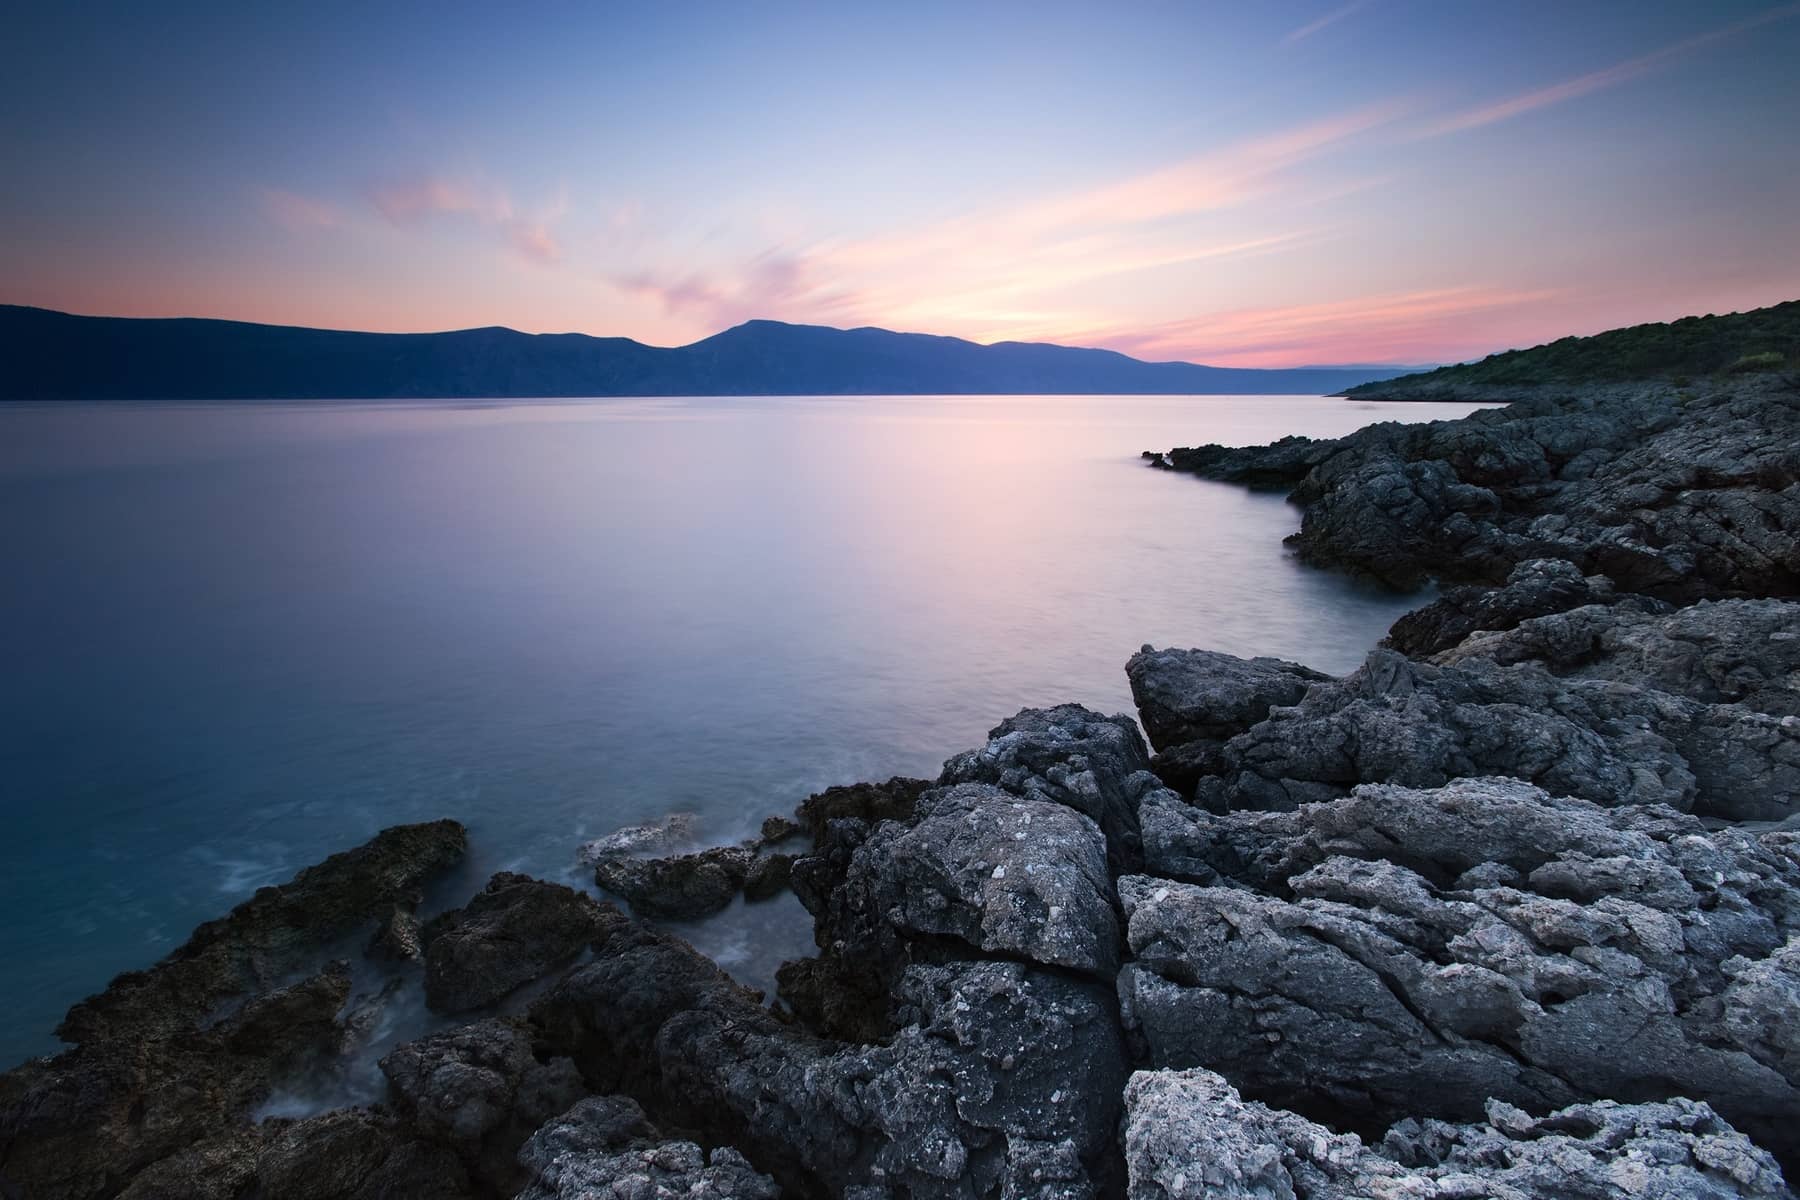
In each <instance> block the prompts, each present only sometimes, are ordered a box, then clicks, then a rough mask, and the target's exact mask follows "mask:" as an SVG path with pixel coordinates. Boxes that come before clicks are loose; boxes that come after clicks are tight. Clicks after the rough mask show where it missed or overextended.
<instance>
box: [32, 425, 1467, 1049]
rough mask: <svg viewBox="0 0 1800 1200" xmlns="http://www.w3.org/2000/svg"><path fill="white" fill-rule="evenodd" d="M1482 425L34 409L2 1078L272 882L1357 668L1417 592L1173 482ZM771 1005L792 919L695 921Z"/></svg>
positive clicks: (736, 805) (755, 798) (776, 911)
mask: <svg viewBox="0 0 1800 1200" xmlns="http://www.w3.org/2000/svg"><path fill="white" fill-rule="evenodd" d="M1467 411H1469V406H1466V405H1418V404H1394V405H1376V404H1366V403H1352V402H1348V401H1343V400H1332V399H1322V398H1310V397H1284V398H1271V397H1244V398H1237V397H1205V398H1181V397H1137V396H1133V397H1092V396H1083V397H1017V396H1010V397H954V398H917V397H914V398H854V399H817V398H812V399H748V400H746V399H731V400H708V399H697V400H657V401H635V400H605V401H569V402H525V403H499V404H485V405H467V404H454V405H452V404H446V405H431V404H381V405H367V404H349V403H335V404H299V405H295V404H279V405H277V404H240V405H60V406H55V407H50V406H13V407H7V408H0V561H4V563H5V564H6V583H5V585H4V587H3V588H0V662H4V668H5V669H4V680H5V682H4V688H3V690H0V813H3V814H4V817H5V829H6V836H5V838H4V839H3V840H0V912H4V913H5V915H6V919H5V922H4V924H3V925H0V962H4V963H5V964H6V966H7V970H6V973H5V974H6V977H7V980H8V982H7V985H6V989H5V991H6V1001H7V1003H6V1005H5V1012H6V1014H7V1024H6V1027H5V1028H4V1030H3V1031H0V1063H11V1062H13V1061H16V1060H18V1059H20V1058H23V1057H25V1056H28V1055H31V1054H36V1053H43V1052H47V1051H50V1050H53V1049H54V1048H55V1047H56V1042H55V1040H54V1039H53V1038H52V1037H51V1036H50V1029H51V1028H52V1027H53V1026H54V1025H55V1023H56V1021H57V1020H58V1019H59V1018H60V1015H61V1013H62V1011H63V1010H64V1009H65V1008H66V1007H67V1006H68V1004H69V1003H71V1002H72V1001H74V1000H76V999H79V998H80V997H81V996H83V995H85V994H87V993H89V992H91V991H94V990H95V989H97V988H98V987H100V986H103V985H104V984H105V982H106V981H107V979H108V978H110V977H111V976H112V975H113V974H114V973H116V972H118V971H120V970H124V969H128V968H133V967H140V966H144V965H147V964H148V963H150V962H151V961H153V960H154V959H156V958H157V957H159V956H161V955H162V954H164V953H166V952H167V951H168V950H170V949H171V948H173V947H174V946H175V945H178V944H179V943H180V942H181V941H182V940H183V939H184V938H185V937H186V936H187V933H188V931H189V930H190V929H191V928H192V927H193V926H194V925H195V924H197V923H198V922H200V921H202V920H205V919H207V918H209V917H213V916H217V915H219V914H220V913H222V912H223V911H225V910H226V909H228V908H229V907H230V906H231V905H233V904H235V903H236V902H238V901H239V900H242V899H243V898H244V897H245V896H247V895H248V894H249V893H250V892H251V891H252V890H254V889H255V888H256V887H258V886H261V885H264V884H269V883H275V882H279V881H281V880H283V879H286V878H287V877H289V876H290V875H292V874H293V872H294V871H295V870H297V869H298V868H299V867H301V866H303V865H305V864H307V863H309V862H312V861H315V860H316V859H318V858H320V857H322V856H323V855H325V854H327V853H329V852H331V851H333V850H336V849H340V848H343V847H346V846H349V845H351V844H353V843H356V842H358V841H360V840H362V839H363V838H365V837H367V836H368V835H369V834H371V833H373V832H374V831H375V830H377V829H379V828H381V827H383V826H385V825H390V824H394V823H396V822H401V821H414V820H422V819H427V818H434V817H439V816H454V817H457V818H459V819H460V820H462V821H464V822H466V823H467V824H468V825H469V826H470V829H471V831H472V834H473V841H474V852H473V856H472V861H471V863H470V864H469V865H468V868H467V870H465V871H464V872H463V873H462V876H461V877H460V878H459V879H457V880H456V881H454V882H453V884H452V885H451V887H450V889H449V890H450V891H451V892H454V891H456V890H459V889H460V891H461V892H462V894H464V895H466V894H467V892H468V891H470V890H473V888H475V887H476V886H478V883H479V881H480V880H481V879H483V878H485V876H486V875H487V874H488V873H489V872H491V871H493V870H497V869H500V868H513V869H523V870H528V871H531V872H534V873H538V874H542V875H545V876H548V877H554V878H566V879H569V880H571V881H576V880H579V878H580V877H579V874H578V873H577V872H576V870H575V867H574V854H575V849H576V847H577V845H578V844H579V843H580V842H581V841H582V840H583V839H584V838H586V837H593V836H597V835H599V834H601V833H605V832H607V831H609V830H611V829H613V828H616V827H617V826H619V825H622V824H626V823H631V822H636V821H641V820H646V819H650V818H654V817H657V816H660V815H661V814H663V813H666V812H668V811H670V810H673V809H686V810H690V811H693V812H696V813H698V814H700V816H701V818H702V821H703V832H704V833H705V834H706V835H707V836H708V837H709V838H710V839H712V840H717V841H727V840H732V839H735V838H737V837H741V836H743V835H744V834H746V833H747V832H748V831H750V830H751V829H753V828H754V827H755V825H756V824H757V823H758V822H759V821H760V820H761V818H762V817H763V816H764V815H766V814H768V813H771V812H777V811H781V812H785V811H788V810H790V809H791V808H792V807H793V805H794V804H795V803H796V802H797V801H798V800H799V799H801V798H802V797H803V796H805V795H806V794H807V793H808V792H810V791H813V790H816V789H818V788H820V787H823V786H826V785H828V784H833V783H844V782H850V781H853V780H857V779H865V778H885V777H886V776H888V775H891V774H894V773H896V772H904V773H909V774H933V773H935V771H936V769H937V767H938V765H939V763H940V762H941V761H942V760H943V759H944V758H945V757H947V756H949V755H950V754H952V753H954V752H956V751H958V750H960V749H963V748H966V747H968V746H971V745H975V744H977V743H979V742H980V741H981V740H982V737H983V734H984V731H985V730H986V729H987V728H988V727H989V726H991V725H992V724H994V723H995V722H996V721H998V720H999V719H1001V718H1002V717H1005V716H1007V715H1009V714H1011V713H1012V712H1014V711H1016V710H1017V709H1018V708H1020V707H1021V706H1024V705H1035V704H1048V703H1055V702H1059V701H1064V700H1075V701H1080V702H1082V703H1085V704H1088V705H1091V706H1093V707H1096V708H1101V709H1105V710H1107V711H1129V710H1130V694H1129V691H1128V689H1127V687H1126V682H1125V676H1124V672H1123V665H1124V662H1125V659H1126V658H1127V656H1129V655H1130V654H1131V653H1132V651H1134V650H1136V649H1137V647H1138V646H1139V645H1140V644H1141V643H1144V642H1154V643H1157V644H1159V645H1160V644H1181V645H1204V646H1211V647H1216V648H1220V649H1224V650H1229V651H1233V652H1236V653H1242V654H1277V655H1282V656H1284V657H1290V658H1297V659H1300V660H1301V661H1304V662H1307V663H1310V664H1312V665H1314V666H1317V667H1320V668H1324V669H1327V670H1332V671H1343V670H1347V669H1349V668H1351V667H1353V666H1354V665H1355V664H1356V663H1357V662H1358V661H1360V659H1361V658H1362V655H1363V654H1364V652H1365V651H1366V650H1367V648H1368V647H1369V645H1370V644H1371V643H1373V642H1374V641H1375V640H1376V639H1377V638H1379V637H1380V636H1381V634H1382V633H1383V632H1384V631H1385V630H1386V628H1387V626H1388V624H1389V623H1390V622H1391V621H1392V620H1393V618H1394V617H1396V616H1398V615H1399V614H1400V613H1401V612H1402V611H1404V610H1405V609H1407V608H1409V607H1411V606H1412V605H1413V604H1416V603H1417V602H1418V600H1417V598H1416V597H1415V598H1411V599H1408V598H1405V597H1397V596H1393V595H1389V594H1384V593H1381V592H1376V591H1371V590H1366V589H1363V588H1360V587H1358V586H1355V585H1353V584H1350V583H1347V582H1346V581H1344V580H1342V579H1338V578H1335V577H1333V576H1330V575H1326V574H1323V573H1320V572H1316V571H1311V570H1308V569H1305V568H1301V567H1299V566H1297V565H1296V564H1294V563H1293V562H1292V561H1291V560H1290V559H1289V558H1288V557H1287V556H1286V554H1285V553H1284V551H1283V550H1282V547H1281V544H1280V543H1281V538H1282V536H1283V535H1285V534H1286V533H1288V532H1289V531H1290V530H1291V529H1292V528H1293V527H1294V525H1295V523H1296V514H1295V513H1294V511H1293V510H1292V509H1291V508H1289V507H1288V506H1287V505H1286V504H1284V503H1283V502H1282V501H1281V500H1280V499H1279V498H1278V497H1273V496H1266V495H1250V494H1247V493H1246V492H1244V491H1242V490H1241V489H1238V488H1234V487H1227V486H1223V485H1217V484H1210V483H1205V482H1201V481H1199V480H1194V479H1190V478H1185V477H1174V476H1169V475H1166V474H1164V473H1161V472H1155V471H1151V470H1148V469H1147V468H1145V467H1144V466H1143V465H1142V464H1141V463H1140V462H1139V461H1138V459H1137V453H1138V451H1140V450H1142V449H1146V448H1157V449H1162V448H1166V447H1168V446H1171V445H1178V444H1195V443H1199V442H1206V441H1223V442H1235V443H1253V442H1263V441H1267V440H1270V439H1272V438H1275V437H1279V436H1282V435H1284V434H1288V433H1307V434H1315V435H1335V434H1340V433H1344V432H1348V431H1349V430H1351V429H1353V428H1355V427H1357V426H1360V425H1363V424H1367V423H1369V422H1371V421H1375V420H1387V419H1397V420H1423V419H1431V418H1436V417H1444V416H1457V415H1461V414H1462V413H1464V412H1467ZM694 933H695V936H696V938H697V939H698V940H699V941H700V943H701V944H702V946H703V948H706V949H709V950H711V951H714V952H716V953H719V954H721V955H723V956H724V957H725V958H726V959H727V960H728V961H729V962H731V963H732V964H734V965H736V966H738V967H739V969H740V970H742V971H743V972H744V974H745V975H746V977H749V978H753V979H761V978H766V975H767V970H768V967H769V965H770V964H771V963H772V962H773V961H774V960H776V959H778V958H779V957H781V956H783V955H784V954H788V953H792V952H795V951H798V950H800V949H803V948H804V946H805V945H806V944H807V939H806V935H805V931H804V927H803V926H802V925H801V923H799V922H798V921H796V919H795V906H794V905H793V904H792V903H791V902H785V903H777V904H774V905H769V906H754V907H750V908H744V907H741V906H740V907H739V908H738V909H736V910H734V911H733V912H732V913H730V914H727V915H726V916H725V917H724V918H721V919H720V920H718V921H715V922H712V923H710V924H708V925H707V926H705V927H703V928H701V929H699V930H696V931H694Z"/></svg>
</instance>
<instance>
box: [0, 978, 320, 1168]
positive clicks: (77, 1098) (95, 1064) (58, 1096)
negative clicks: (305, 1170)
mask: <svg viewBox="0 0 1800 1200" xmlns="http://www.w3.org/2000/svg"><path fill="white" fill-rule="evenodd" d="M349 994H350V974H349V969H348V968H347V967H346V965H345V964H343V963H341V962H340V963H333V964H331V965H330V966H329V967H328V968H327V969H326V970H325V971H323V972H321V973H320V974H318V975H316V976H313V977H311V978H309V979H306V980H303V981H301V982H299V983H296V984H294V985H292V986H290V987H286V988H281V989H278V990H275V991H272V992H269V993H266V994H264V995H261V996H256V997H253V998H252V999H250V1000H249V1001H248V1002H247V1003H245V1004H244V1005H243V1007H242V1008H240V1009H239V1010H238V1011H237V1012H236V1013H233V1014H232V1015H230V1016H228V1017H226V1018H225V1019H224V1020H222V1021H220V1022H219V1023H218V1024H215V1025H211V1026H208V1027H206V1028H204V1029H201V1028H194V1029H189V1030H187V1031H185V1032H179V1033H171V1034H168V1035H166V1036H163V1037H159V1038H157V1039H155V1040H143V1041H139V1040H137V1039H135V1038H130V1037H120V1038H116V1039H113V1038H109V1039H104V1040H97V1041H93V1042H89V1043H86V1044H84V1045H82V1046H80V1047H77V1048H76V1049H73V1050H70V1051H67V1052H65V1053H63V1054H59V1055H57V1056H56V1057H54V1058H46V1059H34V1060H32V1061H30V1062H27V1063H25V1064H24V1065H22V1066H19V1067H16V1068H14V1069H13V1070H11V1071H8V1072H7V1073H6V1074H5V1075H4V1076H0V1180H3V1181H4V1182H5V1183H6V1184H7V1185H8V1186H10V1187H12V1188H14V1189H16V1190H17V1191H19V1192H20V1193H22V1194H23V1195H26V1196H29V1197H31V1198H32V1200H64V1198H70V1200H73V1198H84V1197H99V1196H110V1195H113V1194H115V1193H117V1191H118V1190H119V1189H120V1187H121V1186H122V1185H123V1184H124V1182H125V1181H127V1180H129V1179H131V1178H132V1176H134V1175H135V1174H137V1173H138V1172H139V1171H141V1170H142V1169H143V1168H145V1167H147V1166H149V1165H151V1164H152V1163H155V1162H156V1161H158V1160H159V1159H163V1158H166V1157H168V1156H170V1155H172V1154H175V1153H177V1152H179V1151H182V1150H185V1149H187V1148H188V1147H190V1146H192V1145H193V1144H194V1143H196V1142H200V1141H202V1140H203V1139H206V1138H208V1137H211V1136H213V1135H215V1134H217V1133H218V1132H219V1131H221V1130H224V1129H228V1128H230V1127H232V1126H233V1125H236V1124H239V1123H242V1122H244V1121H246V1120H247V1119H248V1117H249V1115H250V1113H251V1111H252V1110H253V1109H254V1108H255V1107H256V1105H257V1104H259V1103H260V1102H261V1101H263V1100H264V1099H266V1098H267V1097H268V1096H269V1094H270V1092H271V1091H272V1090H273V1088H274V1086H275V1083H276V1081H277V1080H279V1079H281V1078H283V1077H284V1076H286V1075H287V1074H290V1073H294V1072H298V1071H299V1070H300V1069H301V1068H303V1067H304V1066H306V1065H308V1064H310V1063H313V1062H316V1061H319V1060H321V1059H324V1058H327V1057H329V1056H330V1055H332V1054H333V1053H334V1052H335V1051H336V1049H337V1047H338V1045H339V1043H340V1038H341V1032H342V1031H341V1030H340V1029H339V1027H338V1026H337V1025H336V1023H335V1021H334V1018H335V1016H336V1014H337V1011H338V1009H339V1008H340V1007H341V1006H342V1005H343V1003H344V1000H345V999H346V998H347V997H348V996H349Z"/></svg>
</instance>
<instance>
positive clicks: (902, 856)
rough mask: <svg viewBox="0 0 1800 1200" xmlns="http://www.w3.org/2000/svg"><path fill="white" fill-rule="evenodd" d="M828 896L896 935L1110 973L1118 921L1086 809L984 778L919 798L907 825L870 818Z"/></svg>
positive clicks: (1102, 850)
mask: <svg viewBox="0 0 1800 1200" xmlns="http://www.w3.org/2000/svg"><path fill="white" fill-rule="evenodd" d="M841 891H842V892H844V893H847V895H846V896H844V897H842V898H840V899H838V900H837V901H836V903H837V904H838V905H839V906H840V907H841V906H843V905H845V904H848V905H849V906H851V907H852V908H854V909H855V910H856V911H857V912H859V913H866V914H869V915H871V916H873V917H875V918H876V919H879V920H882V921H885V922H886V923H887V924H888V925H889V926H890V927H891V928H892V929H893V930H894V931H895V932H896V933H897V934H898V935H899V936H901V937H954V938H959V939H961V940H962V941H963V942H966V943H967V944H968V945H969V946H970V947H972V948H974V949H977V950H982V951H987V952H989V953H1001V954H1005V955H1009V956H1017V957H1020V958H1025V959H1030V960H1032V961H1034V962H1041V963H1045V964H1048V965H1051V966H1059V967H1069V968H1073V969H1075V970H1078V971H1087V972H1092V973H1095V974H1099V975H1105V976H1111V974H1112V973H1113V972H1114V971H1115V970H1117V968H1118V962H1119V957H1118V956H1119V950H1118V943H1119V925H1118V918H1117V916H1116V914H1115V912H1114V900H1113V894H1112V882H1111V880H1110V878H1109V877H1108V874H1107V869H1106V842H1105V839H1104V838H1103V836H1102V835H1101V832H1100V828H1099V826H1097V825H1096V824H1095V823H1094V822H1093V821H1091V820H1089V819H1088V818H1087V817H1086V816H1084V815H1082V814H1081V813H1079V812H1077V811H1075V810H1074V809H1072V808H1068V807H1065V806H1063V805H1061V804H1057V803H1053V802H1049V801H1044V800H1031V799H1023V798H1021V797H1019V796H1016V795H1013V794H1012V793H1009V792H1005V791H1002V790H1000V789H999V788H997V787H993V786H991V785H988V784H980V783H965V784H958V785H956V786H954V787H947V788H938V789H935V790H933V791H930V792H926V793H925V794H924V795H922V796H921V797H920V798H919V806H918V812H917V814H916V820H915V822H914V824H913V825H911V826H910V827H908V826H902V825H900V824H899V823H897V822H894V823H888V824H884V825H881V826H878V827H877V828H876V830H875V831H874V833H873V834H871V835H870V837H869V839H868V840H867V841H866V842H864V843H863V844H862V845H861V846H860V847H858V849H857V851H856V854H855V857H854V858H853V859H852V861H851V864H850V869H849V872H848V875H847V877H846V880H845V883H844V885H843V888H842V889H841Z"/></svg>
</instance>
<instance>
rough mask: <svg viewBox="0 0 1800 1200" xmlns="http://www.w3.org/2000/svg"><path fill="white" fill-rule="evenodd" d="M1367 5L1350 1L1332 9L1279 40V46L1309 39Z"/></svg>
mask: <svg viewBox="0 0 1800 1200" xmlns="http://www.w3.org/2000/svg"><path fill="white" fill-rule="evenodd" d="M1368 3H1369V0H1350V3H1348V4H1346V5H1343V6H1342V7H1340V8H1334V9H1332V10H1331V11H1330V12H1328V13H1326V14H1325V15H1324V16H1322V17H1320V18H1319V19H1318V20H1316V21H1308V22H1307V23H1306V24H1304V25H1302V26H1300V28H1298V29H1296V30H1293V31H1292V32H1291V33H1289V34H1288V35H1287V36H1286V37H1284V38H1282V39H1281V44H1282V45H1284V46H1291V45H1293V44H1294V43H1295V42H1297V41H1299V40H1301V39H1302V38H1309V37H1311V36H1312V35H1313V34H1315V33H1317V32H1319V30H1321V29H1324V28H1325V27H1326V26H1328V25H1336V24H1337V23H1338V22H1339V21H1341V20H1343V19H1344V18H1345V17H1347V16H1350V15H1351V14H1352V13H1354V12H1356V10H1357V9H1359V8H1366V7H1368Z"/></svg>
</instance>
